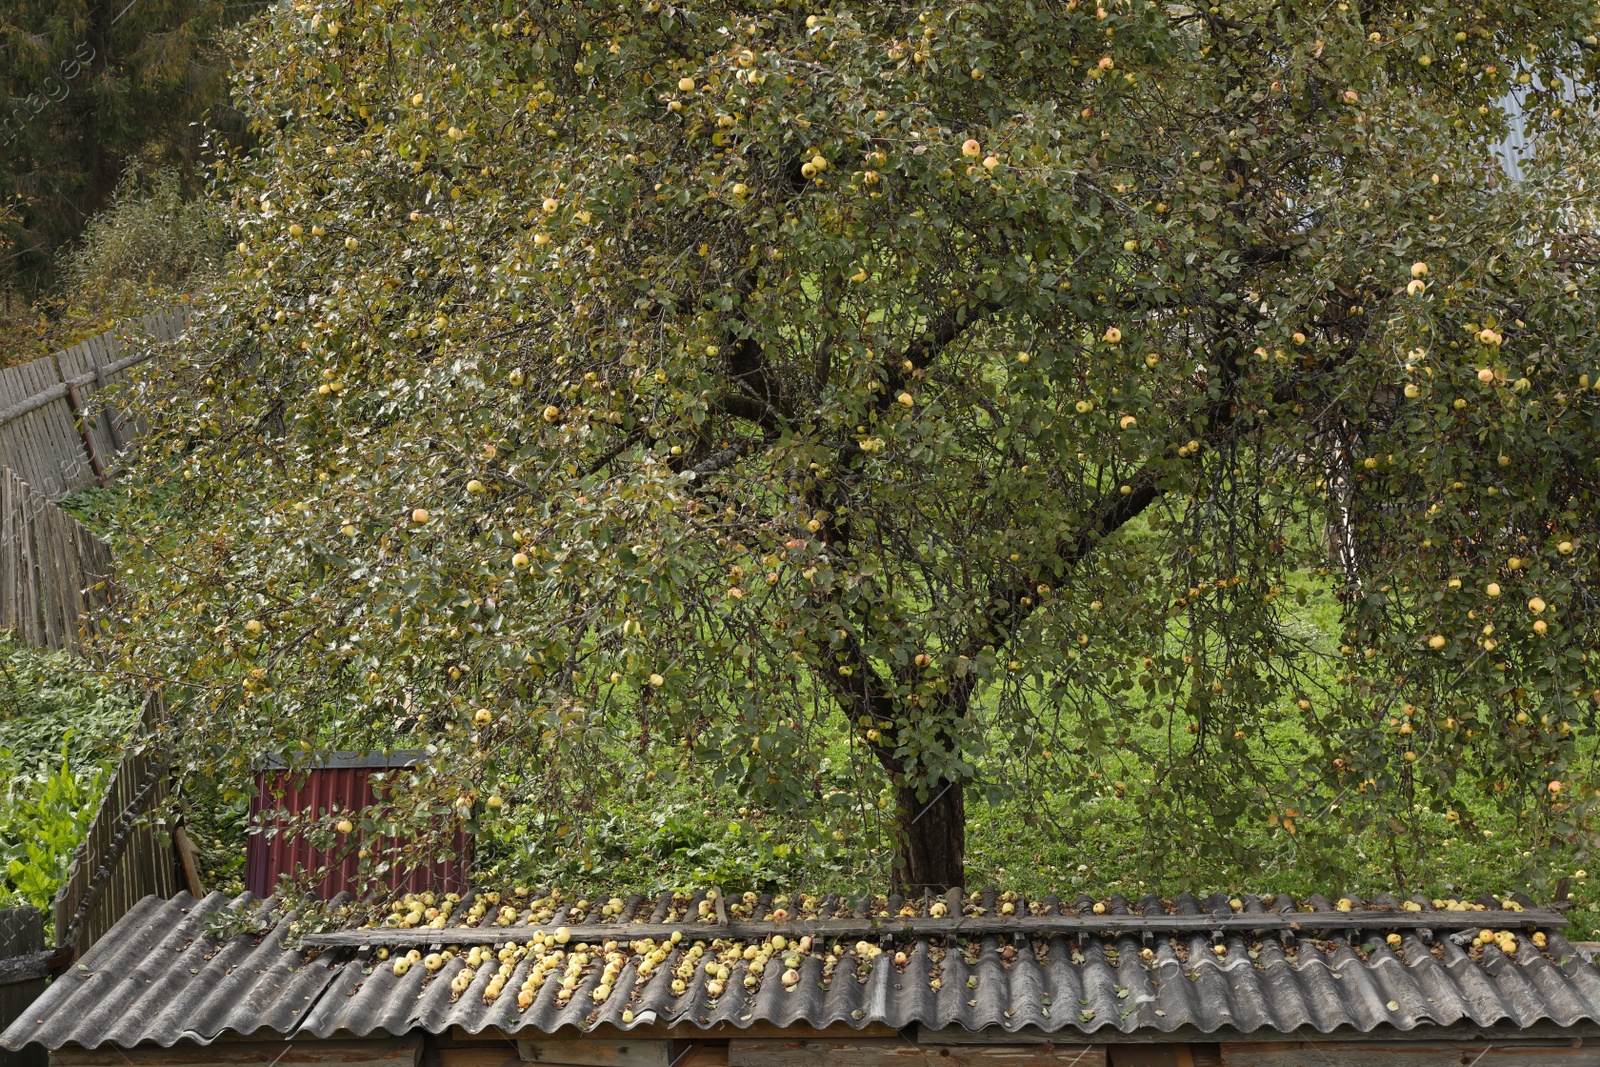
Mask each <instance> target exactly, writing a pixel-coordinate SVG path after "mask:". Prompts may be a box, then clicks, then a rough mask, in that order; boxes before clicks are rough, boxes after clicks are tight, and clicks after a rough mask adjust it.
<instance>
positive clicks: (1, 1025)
mask: <svg viewBox="0 0 1600 1067" xmlns="http://www.w3.org/2000/svg"><path fill="white" fill-rule="evenodd" d="M48 973H49V953H48V951H47V950H46V949H45V945H44V917H43V916H42V915H40V914H39V909H38V908H5V909H0V1030H4V1029H5V1028H6V1027H8V1026H10V1025H11V1024H12V1023H14V1022H16V1020H17V1019H18V1018H20V1017H21V1015H22V1012H23V1010H24V1009H25V1008H27V1006H28V1005H29V1004H32V1003H33V1001H34V999H35V998H36V997H38V995H39V994H40V993H43V992H44V986H45V976H46V975H47V974H48ZM47 1061H48V1057H47V1056H46V1054H45V1051H44V1049H42V1048H31V1049H23V1050H22V1051H21V1052H7V1051H6V1050H5V1049H0V1067H44V1065H45V1063H46V1062H47Z"/></svg>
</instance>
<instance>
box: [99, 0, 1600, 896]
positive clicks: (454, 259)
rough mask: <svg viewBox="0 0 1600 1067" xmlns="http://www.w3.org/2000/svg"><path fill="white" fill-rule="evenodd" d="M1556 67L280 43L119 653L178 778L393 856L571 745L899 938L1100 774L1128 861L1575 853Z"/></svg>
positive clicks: (1023, 18)
mask: <svg viewBox="0 0 1600 1067" xmlns="http://www.w3.org/2000/svg"><path fill="white" fill-rule="evenodd" d="M1596 14H1597V12H1596V8H1595V5H1594V3H1593V0H1547V2H1544V3H1540V4H1537V5H1534V4H1527V3H1522V2H1513V0H1482V2H1480V3H1476V4H1472V5H1466V6H1460V7H1452V6H1448V5H1445V6H1437V5H1435V6H1429V5H1422V4H1415V3H1409V2H1406V3H1402V2H1396V0H1384V2H1370V3H1369V2H1365V0H1351V2H1349V3H1344V2H1340V3H1336V4H1325V3H1321V2H1319V3H1316V4H1312V3H1306V2H1303V0H1225V2H1222V3H1219V4H1215V5H1211V6H1209V7H1208V6H1206V5H1204V4H1202V5H1200V6H1189V5H1181V4H1168V3H1153V2H1147V0H1101V3H1100V4H1099V5H1097V4H1096V3H1095V0H959V2H958V0H944V2H939V0H931V2H928V3H900V2H894V3H847V2H835V3H820V2H805V0H684V2H681V3H668V2H663V0H650V2H648V3H645V2H634V0H629V2H623V3H610V2H601V0H557V2H551V3H546V4H538V5H532V6H530V7H528V8H526V9H518V8H516V7H514V6H512V5H501V4H498V3H492V2H489V0H448V2H440V0H434V2H431V3H427V4H422V3H416V2H413V0H342V2H340V0H330V2H326V3H314V2H308V0H297V2H295V3H292V4H290V5H289V6H288V7H287V8H278V7H276V6H275V7H274V8H273V9H272V10H271V11H270V12H268V13H267V14H265V15H263V16H261V17H260V18H259V19H257V20H256V21H255V22H254V23H253V24H252V25H251V26H250V27H249V30H248V37H247V38H246V39H244V40H243V42H242V46H243V47H244V48H245V49H246V50H247V58H246V60H245V62H244V64H243V66H242V68H241V70H240V73H239V77H238V79H237V83H236V86H235V95H236V104H237V106H238V107H240V108H242V109H244V110H245V111H246V113H248V114H249V115H250V116H251V118H252V121H253V123H254V125H255V127H256V130H257V132H258V135H259V137H260V147H259V149H258V150H256V151H254V152H252V153H251V154H249V155H246V156H241V157H239V158H237V159H234V160H231V161H230V162H229V163H228V165H227V166H226V167H225V168H224V169H223V171H222V173H221V174H220V176H219V185H218V188H219V191H220V196H221V202H222V204H223V207H224V210H225V213H226V214H227V216H228V219H229V222H230V224H231V225H232V226H233V227H234V228H235V229H236V232H237V235H238V252H237V256H236V260H235V262H234V264H233V267H232V269H231V272H230V274H229V277H228V279H227V280H226V282H225V283H223V284H222V285H221V286H219V288H218V289H217V290H216V291H215V292H214V293H212V294H210V296H209V297H208V299H207V302H206V307H205V310H204V314H203V316H202V320H201V323H202V327H203V329H202V330H200V331H197V332H198V334H199V340H197V341H195V342H194V343H193V345H192V347H191V349H190V350H189V351H186V352H184V353H182V354H181V358H176V359H175V360H173V361H172V362H170V363H169V364H168V365H167V367H166V369H165V370H164V371H163V372H162V373H163V377H162V378H160V379H158V380H155V381H154V382H152V383H151V385H150V389H149V395H150V396H151V397H153V398H154V400H153V405H154V406H153V407H152V408H151V411H150V415H149V418H150V420H151V422H152V426H153V432H152V433H151V434H150V435H149V436H148V437H147V438H146V439H145V440H146V443H145V445H144V446H143V449H144V454H143V456H142V457H141V460H140V471H141V474H140V477H141V478H143V479H144V480H145V482H146V484H148V485H150V486H152V487H154V486H157V485H161V486H165V487H167V488H166V490H165V491H167V492H170V493H172V494H174V495H173V496H172V497H171V502H170V504H169V511H168V514H169V516H170V522H169V523H168V525H166V526H164V527H163V528H162V529H160V530H144V531H136V533H138V534H140V535H142V536H143V540H144V543H145V551H144V553H143V554H142V555H136V554H134V553H132V551H131V548H130V549H128V550H125V551H124V555H125V557H126V558H127V559H128V560H129V575H128V582H129V586H130V597H129V599H128V601H127V604H126V609H125V610H126V612H127V615H128V620H127V621H128V625H127V626H125V627H124V628H123V629H122V631H121V633H122V636H121V637H120V638H119V641H120V647H119V648H118V649H117V653H118V654H119V655H120V656H122V657H123V660H122V662H123V663H124V664H125V665H126V666H127V669H129V670H130V671H137V672H139V673H140V674H141V675H142V676H147V677H149V678H152V679H156V680H160V681H161V682H163V683H164V684H166V685H168V686H169V687H172V688H173V689H174V690H175V691H180V692H183V693H185V694H187V697H188V699H187V701H186V702H185V704H184V711H183V718H182V722H181V726H182V729H181V732H180V738H179V739H180V741H181V743H182V744H183V745H185V746H187V750H188V751H189V752H190V753H191V758H192V759H196V760H201V759H210V758H212V757H211V756H209V755H207V754H208V753H217V752H223V753H231V754H232V755H233V757H234V758H237V759H240V760H243V759H247V758H249V756H250V755H251V754H252V753H256V752H260V751H263V750H283V749H288V748H293V747H294V745H295V742H297V741H299V740H301V739H306V740H307V741H308V743H309V741H312V740H315V741H316V743H317V744H319V745H327V744H337V745H338V746H340V747H344V748H359V747H366V746H376V745H382V744H411V743H416V741H415V739H418V738H425V739H426V740H427V742H428V743H430V744H432V745H434V746H435V752H436V753H437V758H436V759H435V761H434V765H433V767H434V769H433V772H432V773H433V774H434V775H435V777H433V778H430V779H429V780H428V782H429V785H428V788H427V789H426V790H421V791H419V795H421V794H422V793H425V794H426V799H425V800H419V802H418V803H419V804H423V803H427V804H434V803H442V804H445V805H448V804H450V803H455V802H458V801H459V802H460V803H462V804H468V803H473V802H476V803H477V804H478V809H477V810H479V811H494V810H498V809H499V808H500V806H501V805H503V804H507V803H509V804H510V805H511V806H512V807H513V808H515V807H516V806H517V805H530V804H532V805H544V806H546V807H559V806H561V805H563V804H566V803H569V802H570V800H571V797H572V795H573V794H572V793H571V792H570V790H571V789H573V788H581V783H583V782H584V781H585V780H586V778H588V777H590V776H593V775H595V774H599V773H603V772H602V771H601V770H600V769H599V768H598V766H597V759H596V753H597V752H598V751H599V746H600V745H601V744H602V743H603V741H604V739H605V738H608V737H610V738H615V737H619V736H623V735H627V736H629V737H632V738H633V739H634V743H637V744H638V745H640V746H652V745H682V746H684V748H685V750H686V751H687V752H689V753H692V754H693V756H694V758H695V759H696V760H697V761H698V762H699V764H700V765H701V766H703V767H705V768H706V769H707V773H714V774H715V775H716V776H717V778H718V780H719V781H733V782H735V783H737V785H738V787H739V788H740V789H742V790H744V791H746V792H747V793H748V794H749V795H750V796H751V797H752V798H753V799H754V800H756V801H757V802H759V803H761V804H764V805H769V806H771V807H772V808H775V809H779V810H790V811H803V810H806V809H807V808H808V806H811V805H815V804H818V803H820V798H819V790H818V788H817V783H816V780H815V778H814V777H813V775H812V774H811V769H812V768H814V767H815V766H816V764H817V761H818V760H819V758H820V756H821V754H822V753H824V752H827V751H833V750H837V748H838V747H839V746H841V745H848V746H851V751H853V752H855V753H857V754H858V755H859V757H860V759H859V761H858V763H857V764H855V766H857V767H858V773H859V776H860V778H861V781H862V786H861V788H862V789H863V790H864V791H874V790H878V789H882V790H885V791H886V794H885V795H887V796H888V797H890V798H892V808H893V812H894V830H893V842H894V849H895V862H894V866H893V877H894V880H895V882H896V884H897V885H898V886H901V887H907V888H919V887H925V886H926V887H941V886H948V885H954V884H960V883H962V881H963V878H964V858H963V857H964V849H965V836H964V835H965V827H966V821H967V820H966V811H967V806H968V805H969V804H972V803H979V802H982V799H983V798H984V797H985V796H990V795H994V794H995V793H997V792H1003V791H1005V790H1007V789H1011V790H1018V789H1027V788H1033V787H1034V785H1035V784H1036V783H1038V782H1041V781H1043V782H1050V783H1055V784H1056V785H1057V786H1058V787H1060V788H1070V787H1071V784H1072V783H1073V782H1074V781H1076V780H1079V779H1080V778H1081V776H1082V775H1083V774H1084V773H1085V768H1086V767H1088V766H1089V765H1090V761H1092V760H1094V759H1095V758H1097V757H1098V756H1099V755H1102V754H1104V753H1105V752H1106V751H1108V750H1112V749H1121V750H1124V751H1129V750H1131V751H1135V752H1136V753H1137V755H1138V758H1139V759H1141V760H1143V761H1144V763H1145V765H1146V766H1147V767H1148V773H1149V777H1150V780H1151V783H1152V784H1151V786H1150V787H1149V790H1148V795H1147V798H1146V799H1147V803H1146V806H1145V807H1146V814H1147V816H1148V819H1149V824H1150V827H1151V828H1152V829H1153V830H1154V831H1155V832H1156V833H1158V834H1165V835H1167V837H1166V839H1169V840H1174V841H1177V840H1182V839H1186V838H1191V837H1194V836H1196V835H1199V836H1205V837H1206V839H1208V840H1213V841H1219V842H1224V843H1225V842H1226V841H1227V839H1228V837H1229V827H1231V826H1233V825H1234V824H1236V823H1237V822H1238V821H1239V820H1240V819H1244V818H1257V817H1264V816H1266V815H1267V814H1269V813H1270V815H1271V819H1272V824H1273V825H1274V826H1280V827H1281V828H1282V830H1283V831H1284V832H1286V833H1289V834H1291V835H1292V834H1294V833H1296V832H1299V833H1303V834H1307V833H1312V832H1315V829H1316V827H1317V825H1318V819H1321V820H1323V823H1324V824H1325V825H1327V826H1330V827H1335V828H1336V827H1337V826H1338V825H1341V824H1340V823H1339V820H1341V819H1347V818H1348V819H1367V820H1372V819H1397V820H1403V819H1404V818H1405V817H1406V812H1408V811H1409V810H1410V809H1411V807H1412V804H1413V803H1414V802H1415V800H1416V798H1418V797H1426V798H1428V802H1429V803H1436V804H1441V805H1443V804H1446V803H1448V801H1449V798H1450V796H1451V795H1452V791H1453V790H1458V789H1462V788H1467V787H1468V782H1469V779H1470V781H1471V782H1477V781H1479V780H1483V781H1493V782H1496V783H1497V786H1496V788H1497V790H1498V792H1497V795H1500V796H1503V797H1505V798H1506V799H1507V801H1508V802H1511V800H1512V798H1515V802H1517V803H1523V802H1527V803H1534V804H1538V805H1542V807H1541V809H1540V810H1541V811H1543V812H1544V813H1545V817H1546V818H1548V819H1549V820H1551V821H1552V825H1556V824H1560V825H1562V826H1566V825H1568V824H1571V825H1576V824H1577V822H1578V821H1579V820H1580V819H1581V818H1582V817H1583V814H1584V812H1585V810H1586V809H1585V808H1584V807H1583V806H1582V804H1581V803H1574V801H1575V800H1577V799H1578V798H1576V797H1575V796H1574V793H1575V792H1578V791H1579V790H1578V789H1577V788H1576V786H1575V785H1572V782H1573V778H1574V776H1575V775H1578V773H1579V772H1578V771H1577V769H1575V768H1574V767H1572V766H1570V763H1571V761H1572V759H1573V753H1574V752H1575V751H1576V749H1575V748H1574V745H1575V744H1576V739H1577V737H1578V735H1579V734H1581V733H1583V731H1584V730H1585V728H1586V727H1585V724H1586V723H1588V722H1590V721H1591V720H1592V711H1591V710H1590V708H1591V707H1592V702H1593V696H1594V694H1595V692H1596V687H1597V686H1600V679H1597V677H1596V673H1597V672H1596V665H1595V664H1594V663H1593V662H1591V655H1592V654H1593V652H1594V651H1595V645H1596V642H1597V641H1600V626H1597V625H1596V622H1597V611H1600V605H1597V603H1596V600H1595V594H1596V587H1595V579H1596V573H1597V572H1596V566H1597V558H1600V557H1597V551H1600V519H1597V512H1596V498H1595V491H1596V488H1597V482H1596V480H1597V477H1600V471H1597V470H1596V458H1597V453H1596V442H1597V441H1600V423H1597V419H1600V393H1597V387H1600V347H1597V343H1596V321H1595V310H1594V293H1595V285H1594V280H1595V279H1594V273H1595V267H1596V253H1597V251H1600V244H1597V239H1596V237H1595V216H1594V212H1593V206H1592V205H1593V189H1592V182H1591V177H1592V174H1593V173H1594V170H1593V167H1594V163H1595V160H1596V156H1595V149H1596V144H1597V139H1596V127H1595V121H1596V116H1595V110H1594V98H1593V90H1594V64H1595V55H1596V47H1595V44H1596V39H1595V36H1594V35H1595V32H1596ZM1513 96H1514V97H1515V98H1516V99H1517V100H1518V101H1520V105H1519V106H1520V108H1521V111H1522V115H1523V121H1524V122H1525V124H1526V126H1527V128H1528V130H1529V135H1530V138H1531V142H1530V143H1532V144H1533V145H1534V146H1535V147H1536V149H1537V151H1536V152H1534V153H1533V154H1532V155H1531V156H1530V158H1529V159H1528V160H1527V161H1526V162H1525V164H1524V167H1523V170H1524V176H1523V177H1522V178H1521V179H1520V180H1519V181H1511V180H1509V179H1508V178H1507V177H1506V171H1505V168H1504V167H1503V165H1502V162H1501V161H1500V160H1499V159H1498V158H1497V155H1496V153H1497V147H1496V146H1497V145H1499V144H1500V143H1501V142H1502V140H1503V139H1504V137H1505V133H1506V129H1507V123H1508V115H1507V110H1506V109H1507V106H1508V101H1509V100H1510V99H1512V97H1513ZM174 486H175V487H176V488H173V487H174ZM1330 587H1331V588H1332V589H1333V590H1334V592H1335V593H1336V595H1337V605H1338V612H1339V615H1340V618H1339V624H1338V625H1339V632H1338V633H1337V634H1335V635H1333V639H1332V642H1333V643H1332V644H1329V643H1327V642H1326V641H1324V640H1322V639H1321V638H1320V636H1319V634H1318V633H1317V632H1315V631H1314V629H1312V628H1308V626H1307V625H1306V623H1305V609H1304V607H1303V605H1304V603H1305V602H1306V600H1307V599H1308V598H1309V597H1313V596H1315V595H1317V593H1318V591H1319V590H1325V589H1327V588H1330ZM1286 730H1287V731H1290V732H1292V733H1294V734H1296V735H1297V736H1299V737H1301V738H1303V739H1304V749H1303V751H1304V753H1306V755H1305V757H1304V760H1303V761H1302V762H1301V763H1299V764H1297V765H1296V766H1294V767H1291V768H1289V769H1288V771H1287V772H1285V770H1284V768H1282V767H1279V766H1277V765H1276V764H1275V763H1274V761H1273V759H1272V757H1271V755H1270V752H1269V751H1268V750H1267V749H1264V748H1263V745H1262V739H1263V738H1266V737H1268V736H1269V735H1272V736H1280V735H1281V734H1282V733H1283V731H1286ZM984 768H988V769H989V770H987V771H985V770H984ZM1469 771H1470V772H1471V773H1470V774H1468V773H1467V772H1469ZM1286 773H1287V775H1288V777H1287V778H1285V774H1286ZM513 780H515V781H517V782H520V783H521V785H520V786H519V787H518V791H517V792H515V793H511V792H510V791H508V790H507V789H506V788H505V786H504V785H503V784H502V783H505V782H510V781H513ZM1563 780H1566V781H1567V782H1568V783H1569V784H1568V789H1569V791H1568V792H1567V793H1566V794H1565V795H1561V794H1559V793H1558V792H1552V790H1555V789H1557V788H1558V787H1556V786H1552V785H1550V783H1551V782H1557V783H1560V782H1562V781H1563ZM1286 781H1287V782H1289V783H1290V785H1288V786H1286V785H1285V784H1284V783H1285V782H1286ZM1296 782H1298V783H1301V785H1303V787H1304V788H1305V789H1307V790H1313V789H1316V790H1321V791H1322V795H1324V796H1326V797H1332V798H1334V799H1333V800H1332V801H1331V802H1330V803H1328V804H1326V805H1324V807H1323V808H1322V809H1320V810H1319V812H1315V813H1314V812H1306V811H1297V810H1296V809H1295V808H1294V807H1292V806H1291V805H1292V804H1298V803H1299V802H1298V801H1295V800H1294V797H1293V796H1292V795H1291V792H1286V790H1291V791H1292V789H1293V788H1299V787H1297V786H1294V784H1293V783H1296ZM529 783H533V784H532V785H530V784H529ZM508 794H509V795H508ZM1584 803H1587V801H1585V802H1584ZM1296 819H1298V820H1299V821H1300V826H1299V827H1298V828H1297V826H1296V821H1295V820H1296ZM1207 835H1209V836H1207Z"/></svg>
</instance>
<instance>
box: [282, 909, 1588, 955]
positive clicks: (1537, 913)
mask: <svg viewBox="0 0 1600 1067" xmlns="http://www.w3.org/2000/svg"><path fill="white" fill-rule="evenodd" d="M1566 925H1567V918H1566V916H1565V915H1563V914H1561V913H1560V912H1559V911H1556V910H1554V909H1552V908H1528V909H1527V910H1525V911H1359V912H1343V911H1316V912H1305V911H1298V912H1277V911H1269V912H1258V913H1256V914H1250V913H1246V912H1239V913H1234V912H1230V913H1228V914H1226V915H1148V916H1147V915H1028V916H1022V917H1018V918H1003V917H997V916H977V917H963V918H946V919H935V918H924V919H897V918H892V917H883V918H869V919H813V920H799V919H794V920H786V921H784V922H777V923H775V922H727V923H720V922H683V923H650V922H642V923H631V922H610V923H578V924H575V925H571V926H566V927H558V926H557V925H556V924H554V923H544V924H541V925H539V926H450V927H445V928H444V929H440V930H434V929H429V928H426V927H422V928H413V929H406V930H397V929H367V930H335V931H331V932H328V933H321V934H307V935H306V936H305V938H304V942H305V944H307V945H316V946H323V947H334V946H338V947H344V948H360V947H366V946H387V947H395V946H404V945H421V944H430V945H433V944H438V945H495V944H504V943H506V942H509V941H526V940H527V939H529V938H530V937H532V936H533V935H534V934H543V933H546V932H550V931H553V930H556V929H565V930H566V931H567V934H568V936H569V937H570V939H571V940H572V941H574V942H596V941H605V940H609V939H616V940H618V941H634V940H638V939H640V938H651V939H653V940H657V941H659V940H664V939H666V938H670V937H671V936H672V935H673V934H675V933H677V934H681V935H683V937H685V938H687V939H691V940H695V941H711V940H714V939H716V938H727V939H730V940H738V941H763V940H765V939H767V938H769V937H772V936H773V935H775V934H782V935H784V936H785V937H790V938H798V937H806V936H809V937H812V938H819V939H823V940H857V939H861V938H868V939H872V938H884V937H902V938H925V937H982V936H988V935H995V936H1000V937H1050V936H1052V935H1056V934H1068V935H1070V934H1077V935H1087V936H1090V937H1118V936H1122V935H1128V936H1139V935H1142V934H1155V935H1160V936H1177V935H1183V934H1200V935H1210V934H1213V933H1222V934H1227V933H1244V934H1276V933H1294V934H1306V935H1310V934H1313V933H1319V932H1323V933H1334V932H1349V931H1370V932H1375V933H1376V932H1382V931H1386V930H1477V929H1480V928H1482V927H1490V928H1493V929H1496V930H1501V929H1517V930H1525V929H1530V928H1549V929H1556V928H1559V927H1563V926H1566Z"/></svg>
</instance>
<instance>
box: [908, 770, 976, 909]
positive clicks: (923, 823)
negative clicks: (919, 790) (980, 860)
mask: <svg viewBox="0 0 1600 1067" xmlns="http://www.w3.org/2000/svg"><path fill="white" fill-rule="evenodd" d="M928 789H929V792H928V795H927V799H926V800H925V801H923V800H918V799H917V794H916V790H913V789H905V788H901V789H899V790H898V791H897V800H898V809H899V810H898V818H899V822H898V825H897V826H896V827H895V838H896V842H895V844H896V848H895V868H894V890H895V892H897V893H903V894H906V895H907V896H912V895H916V896H920V895H921V894H922V893H923V892H924V891H926V892H929V893H943V892H944V891H945V890H947V889H950V888H952V887H954V886H960V885H965V884H966V873H967V803H966V796H965V792H964V790H963V789H962V783H960V782H947V783H942V784H939V783H935V784H934V785H932V786H930V787H928Z"/></svg>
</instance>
